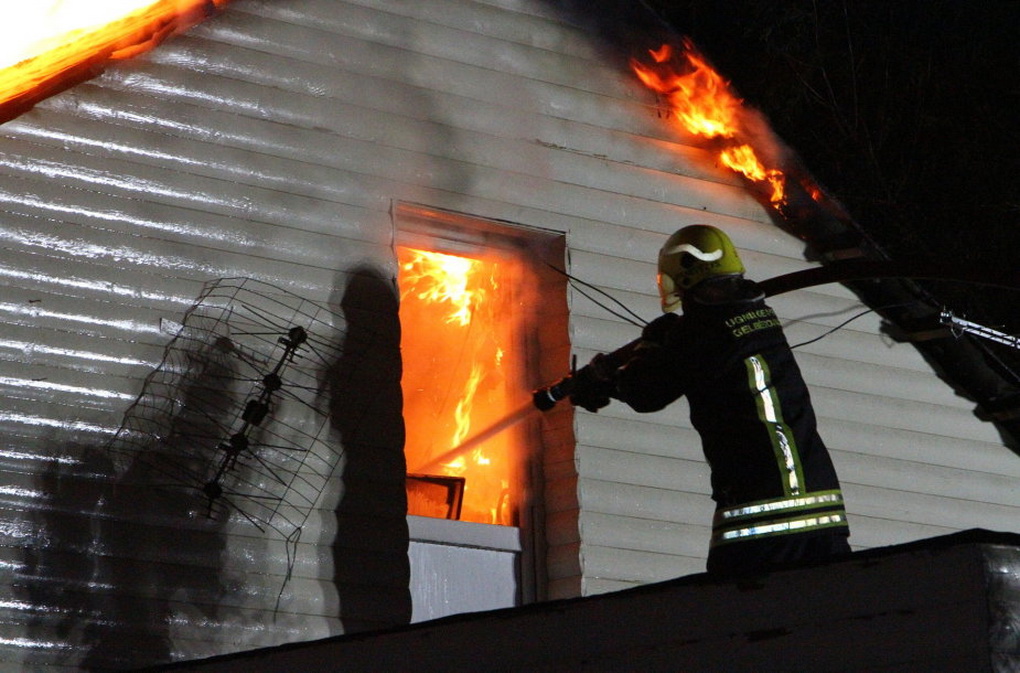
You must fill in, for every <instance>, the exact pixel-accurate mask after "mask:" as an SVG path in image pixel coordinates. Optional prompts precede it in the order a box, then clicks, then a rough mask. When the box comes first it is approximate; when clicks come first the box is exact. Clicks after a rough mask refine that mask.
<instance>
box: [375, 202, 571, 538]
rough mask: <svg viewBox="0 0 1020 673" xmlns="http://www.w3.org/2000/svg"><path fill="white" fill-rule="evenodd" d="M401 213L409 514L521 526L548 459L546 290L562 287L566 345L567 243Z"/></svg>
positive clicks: (436, 214) (401, 209) (458, 218)
mask: <svg viewBox="0 0 1020 673" xmlns="http://www.w3.org/2000/svg"><path fill="white" fill-rule="evenodd" d="M395 215H396V221H397V228H398V235H397V245H396V255H397V262H398V276H397V280H398V285H399V289H400V324H401V358H402V362H403V375H402V381H401V386H402V390H403V395H404V421H405V434H406V440H405V455H406V459H407V468H408V478H407V495H408V513H409V514H413V515H419V516H429V517H438V518H448V519H459V520H461V521H472V522H477V523H486V524H496V525H503V526H519V525H521V519H522V516H524V517H527V516H528V514H527V513H523V510H524V508H526V506H527V505H526V503H527V502H528V500H529V492H530V491H529V489H533V488H534V487H535V481H536V479H535V477H536V475H535V473H534V466H535V461H536V460H540V459H541V455H540V454H541V448H540V447H541V444H542V436H541V430H540V428H539V422H538V419H537V414H532V413H531V392H530V391H531V389H532V388H534V387H537V386H538V385H540V384H541V383H542V381H543V378H542V375H543V372H542V367H541V362H542V360H543V355H542V353H541V352H540V351H541V348H538V347H537V345H538V344H539V343H540V342H541V340H542V335H541V332H542V331H543V330H542V328H541V326H540V320H541V318H540V313H541V312H542V310H543V309H542V308H541V302H540V297H543V295H544V293H543V292H542V287H543V286H549V285H550V284H553V285H556V284H558V285H559V294H558V295H556V296H558V297H560V300H559V304H561V305H562V306H561V316H560V319H559V320H558V325H557V327H558V329H559V332H560V333H562V339H563V340H564V341H565V339H566V329H565V315H566V306H565V292H564V285H565V283H564V282H563V281H562V280H561V279H557V278H554V277H553V276H556V274H555V272H553V271H552V270H551V269H550V267H549V264H552V265H555V266H561V265H562V260H563V257H562V254H563V243H562V236H554V235H550V234H548V233H545V232H532V231H530V230H524V229H517V228H512V227H508V226H506V225H501V224H497V223H492V222H489V221H487V220H480V219H477V218H470V217H467V216H464V215H459V214H455V213H449V212H445V211H435V210H430V209H424V208H421V207H418V206H410V205H406V204H401V205H399V206H398V207H397V210H396V214H395ZM557 250H558V254H559V258H558V259H556V258H555V257H556V254H557ZM550 304H551V305H558V304H557V302H556V301H555V300H553V301H551V302H550ZM546 331H548V330H546ZM562 352H563V351H562V350H561V354H562ZM562 368H563V367H562V366H560V367H558V368H557V369H562ZM480 434H481V435H483V436H484V441H475V440H477V439H478V438H479V435H480Z"/></svg>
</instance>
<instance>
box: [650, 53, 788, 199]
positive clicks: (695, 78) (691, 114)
mask: <svg viewBox="0 0 1020 673" xmlns="http://www.w3.org/2000/svg"><path fill="white" fill-rule="evenodd" d="M684 46H685V49H684V51H683V52H682V53H681V54H679V55H678V54H676V53H675V52H674V50H673V48H672V47H671V46H670V45H668V44H665V45H663V46H662V47H660V48H659V49H657V50H652V51H649V55H650V56H651V61H652V63H650V64H645V63H641V62H640V61H637V60H633V61H631V68H632V69H633V70H634V73H635V74H636V75H637V77H638V79H640V80H641V82H642V83H643V84H644V85H645V86H647V87H648V88H649V89H651V90H653V91H655V92H656V93H658V94H660V95H662V96H663V97H664V98H665V100H666V102H667V105H668V107H669V111H670V113H671V114H672V115H673V116H674V117H675V118H676V119H677V121H678V122H679V124H680V126H681V127H682V128H683V129H684V130H685V131H687V132H688V133H692V134H694V135H698V136H701V137H703V138H706V139H708V140H717V141H719V142H721V143H722V145H723V147H722V149H721V150H720V151H719V160H720V161H721V162H722V164H723V165H725V166H726V167H727V168H730V169H731V170H733V171H736V172H738V173H741V174H743V175H744V176H745V177H746V178H747V179H748V180H750V181H752V182H756V183H766V184H768V185H769V186H770V187H771V191H772V193H771V196H770V201H771V202H772V203H773V204H776V205H780V204H782V203H784V202H785V200H786V196H785V191H784V184H785V176H784V175H783V173H782V171H781V170H779V169H776V168H771V169H770V168H766V167H765V166H764V164H762V162H761V160H760V159H759V158H758V156H757V154H756V153H755V151H754V148H753V147H752V146H751V144H750V143H748V142H747V141H746V139H745V136H746V129H745V128H744V122H743V112H744V107H743V100H742V99H740V98H738V97H737V96H736V95H734V93H733V92H732V91H731V89H730V85H729V83H728V82H727V81H726V80H725V79H723V78H722V77H721V76H720V75H719V73H718V72H716V71H715V70H714V69H713V68H712V67H711V66H710V65H709V64H708V62H707V61H706V60H705V59H704V58H702V57H701V56H700V55H699V54H698V53H697V52H696V51H695V49H694V47H693V45H692V44H690V43H689V42H685V45H684ZM674 62H680V65H679V66H676V65H674Z"/></svg>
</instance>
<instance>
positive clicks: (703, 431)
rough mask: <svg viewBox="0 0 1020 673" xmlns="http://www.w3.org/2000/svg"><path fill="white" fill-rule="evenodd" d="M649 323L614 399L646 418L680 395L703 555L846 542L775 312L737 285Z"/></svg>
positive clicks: (704, 292) (828, 467)
mask: <svg viewBox="0 0 1020 673" xmlns="http://www.w3.org/2000/svg"><path fill="white" fill-rule="evenodd" d="M683 311H684V314H683V315H682V316H678V315H675V314H666V315H663V316H661V317H659V318H658V319H656V320H655V321H653V322H652V323H650V324H649V325H648V326H647V327H646V328H645V330H644V332H643V334H642V340H641V341H640V342H639V345H638V346H637V347H636V349H635V350H634V352H633V354H632V355H631V357H630V358H629V360H628V361H627V362H626V363H625V364H624V365H623V366H622V367H621V368H620V369H619V370H618V371H617V376H616V390H615V393H614V396H615V397H617V398H618V399H620V400H622V401H624V402H626V403H627V404H629V405H630V406H631V407H633V408H634V409H635V410H637V411H641V412H647V411H656V410H658V409H661V408H663V407H665V406H666V405H668V404H670V403H671V402H673V401H674V400H676V399H677V398H679V397H680V396H681V395H686V396H687V398H688V401H689V403H690V409H691V422H692V424H693V425H694V427H695V429H696V430H697V431H698V433H699V434H700V436H701V440H702V445H703V449H704V452H705V456H706V458H707V460H708V463H709V464H710V466H711V469H712V497H713V499H714V500H715V501H716V507H717V509H716V517H715V521H714V525H713V538H712V546H713V548H714V547H716V546H718V545H725V544H728V543H731V542H742V541H743V542H748V541H752V540H760V539H764V538H772V537H775V536H786V535H791V534H798V535H811V534H816V533H821V532H825V533H826V534H830V533H833V532H836V533H837V534H839V535H842V536H845V535H846V534H847V533H848V529H847V523H846V514H845V511H844V508H843V500H842V494H841V493H840V490H839V480H838V479H837V477H836V471H835V469H834V468H833V465H832V462H831V460H830V457H829V454H828V451H827V450H826V447H825V444H824V443H823V442H822V439H821V437H820V436H819V434H818V431H817V429H816V421H815V414H814V410H813V409H812V406H811V400H810V397H809V395H808V390H807V386H806V385H805V383H804V380H803V378H802V376H801V372H800V369H799V368H798V366H797V363H796V362H795V361H794V357H793V353H792V351H791V350H790V346H789V344H788V343H787V340H786V337H785V335H784V334H783V330H782V327H781V325H780V322H779V320H778V319H777V318H776V314H775V313H774V311H773V310H772V309H771V308H770V307H769V306H768V305H766V303H765V301H764V299H763V298H762V295H761V292H760V291H759V290H758V287H757V285H755V284H754V283H752V282H750V281H746V280H743V279H737V278H729V279H724V281H723V282H719V281H716V282H708V283H703V284H702V285H699V286H698V287H697V288H696V289H695V291H692V292H690V293H688V297H686V298H685V302H684V307H683Z"/></svg>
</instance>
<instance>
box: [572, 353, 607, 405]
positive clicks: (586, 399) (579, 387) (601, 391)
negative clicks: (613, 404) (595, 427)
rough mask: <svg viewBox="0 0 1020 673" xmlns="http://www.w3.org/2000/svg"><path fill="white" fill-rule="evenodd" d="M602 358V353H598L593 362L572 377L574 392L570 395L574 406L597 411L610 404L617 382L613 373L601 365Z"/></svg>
mask: <svg viewBox="0 0 1020 673" xmlns="http://www.w3.org/2000/svg"><path fill="white" fill-rule="evenodd" d="M601 358H602V356H601V355H596V356H595V358H594V359H593V360H592V361H591V364H589V365H586V366H584V367H581V368H580V369H579V370H577V373H576V374H574V376H573V377H572V378H573V381H572V383H573V386H574V392H573V393H571V395H570V402H571V403H572V404H573V405H574V406H577V407H581V408H583V409H587V410H588V411H592V412H597V411H598V410H599V409H601V408H602V407H604V406H606V405H607V404H609V399H610V395H611V393H612V392H613V390H614V389H615V384H614V383H613V379H612V377H611V373H610V372H606V371H603V370H604V369H605V367H600V366H599V365H600V364H602V363H601V362H600V359H601Z"/></svg>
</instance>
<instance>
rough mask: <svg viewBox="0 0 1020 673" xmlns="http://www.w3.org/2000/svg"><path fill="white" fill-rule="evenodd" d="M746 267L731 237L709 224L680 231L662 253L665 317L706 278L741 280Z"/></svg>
mask: <svg viewBox="0 0 1020 673" xmlns="http://www.w3.org/2000/svg"><path fill="white" fill-rule="evenodd" d="M743 273H744V264H743V262H741V261H740V256H739V255H737V249H736V248H734V247H733V242H732V241H730V238H729V236H727V235H726V234H724V233H723V232H722V231H721V230H720V229H717V228H715V227H712V226H709V225H707V224H692V225H691V226H689V227H684V228H683V229H680V230H678V231H677V232H676V233H674V234H673V235H672V236H670V237H669V238H668V239H666V243H665V244H664V245H663V246H662V249H661V250H659V275H658V284H659V297H660V298H661V299H662V310H663V312H664V313H668V312H670V311H675V310H676V309H677V308H678V307H679V306H680V302H681V301H682V300H683V295H684V292H686V291H687V290H689V289H691V288H692V287H694V286H695V285H697V284H698V283H700V282H701V281H703V280H705V279H706V278H716V277H719V276H739V275H742V274H743Z"/></svg>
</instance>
